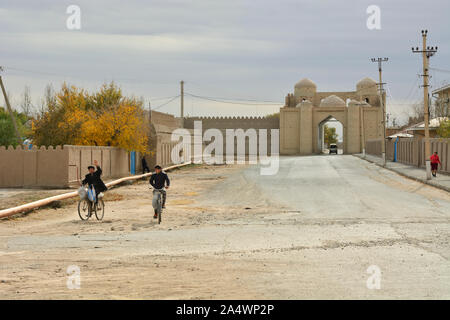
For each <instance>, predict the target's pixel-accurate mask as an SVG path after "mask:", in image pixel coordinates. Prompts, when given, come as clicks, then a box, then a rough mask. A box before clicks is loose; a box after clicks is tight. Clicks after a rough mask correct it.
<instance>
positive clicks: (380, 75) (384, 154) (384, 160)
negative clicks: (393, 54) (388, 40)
mask: <svg viewBox="0 0 450 320" xmlns="http://www.w3.org/2000/svg"><path fill="white" fill-rule="evenodd" d="M388 60H389V59H388V58H372V62H378V76H379V81H380V82H379V83H378V85H379V86H378V89H379V94H380V104H381V109H382V114H383V115H382V117H383V119H382V121H381V124H382V127H383V142H382V143H381V157H382V158H383V167H385V166H386V104H385V103H384V96H383V84H384V83H383V81H382V72H383V70H382V63H383V62H386V61H388Z"/></svg>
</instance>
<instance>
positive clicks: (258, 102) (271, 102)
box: [185, 92, 283, 106]
mask: <svg viewBox="0 0 450 320" xmlns="http://www.w3.org/2000/svg"><path fill="white" fill-rule="evenodd" d="M185 94H186V95H189V96H191V97H194V98H197V99H202V100H208V101H214V102H220V103H228V104H237V105H251V106H258V105H260V106H261V105H266V106H270V105H276V106H279V105H282V104H283V103H280V102H278V103H277V102H274V101H257V100H249V99H247V100H246V99H242V100H241V101H245V102H238V101H236V100H240V99H228V98H217V97H206V96H199V95H196V94H192V93H188V92H186V93H185ZM247 101H254V102H255V103H250V102H247Z"/></svg>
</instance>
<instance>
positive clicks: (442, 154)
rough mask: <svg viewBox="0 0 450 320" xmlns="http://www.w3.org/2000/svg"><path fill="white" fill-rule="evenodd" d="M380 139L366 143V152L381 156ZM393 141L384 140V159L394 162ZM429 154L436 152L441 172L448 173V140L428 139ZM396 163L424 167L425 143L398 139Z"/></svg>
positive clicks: (416, 140) (414, 139)
mask: <svg viewBox="0 0 450 320" xmlns="http://www.w3.org/2000/svg"><path fill="white" fill-rule="evenodd" d="M381 142H382V140H380V139H375V140H369V141H367V142H366V152H367V153H368V154H372V155H375V156H381ZM394 142H395V140H394V139H390V140H386V159H388V160H391V161H392V160H394ZM430 144H431V152H432V153H433V152H435V151H437V153H438V155H439V158H440V159H441V163H442V171H444V172H447V173H450V146H449V145H450V139H437V138H434V139H430ZM397 161H398V162H400V163H404V164H408V165H412V166H417V167H425V141H424V139H416V138H400V139H399V140H398V142H397Z"/></svg>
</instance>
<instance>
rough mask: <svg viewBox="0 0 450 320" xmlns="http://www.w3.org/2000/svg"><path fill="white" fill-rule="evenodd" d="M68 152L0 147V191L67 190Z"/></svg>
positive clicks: (53, 149)
mask: <svg viewBox="0 0 450 320" xmlns="http://www.w3.org/2000/svg"><path fill="white" fill-rule="evenodd" d="M68 159H69V154H68V150H67V149H63V148H61V147H60V146H58V147H56V148H53V147H50V148H48V149H46V148H45V147H41V148H40V149H38V148H36V147H33V148H32V149H31V150H24V149H22V148H21V147H17V148H16V149H14V148H13V147H12V146H10V147H9V148H5V147H3V146H2V147H0V187H23V186H24V187H34V186H43V187H64V186H67V181H68V170H67V163H68Z"/></svg>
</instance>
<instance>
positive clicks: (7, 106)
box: [0, 66, 22, 145]
mask: <svg viewBox="0 0 450 320" xmlns="http://www.w3.org/2000/svg"><path fill="white" fill-rule="evenodd" d="M1 71H3V67H1V66H0V72H1ZM0 86H1V87H2V92H3V97H4V98H5V103H6V108H7V109H8V112H9V116H10V117H11V121H12V123H13V126H14V131H15V133H16V138H17V142H18V143H19V145H22V136H21V135H20V133H19V129H18V128H17V123H16V118H15V117H14V113H13V111H12V109H11V105H10V104H9V99H8V95H7V94H6V90H5V86H4V85H3V80H2V76H1V75H0Z"/></svg>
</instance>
